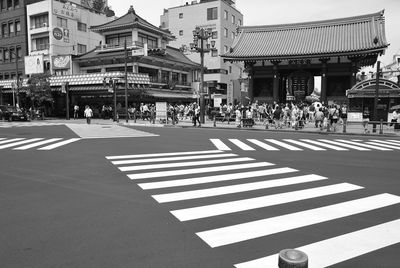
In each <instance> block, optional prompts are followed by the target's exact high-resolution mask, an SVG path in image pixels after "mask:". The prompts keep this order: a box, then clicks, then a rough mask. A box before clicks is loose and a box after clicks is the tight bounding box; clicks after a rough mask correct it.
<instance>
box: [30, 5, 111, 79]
mask: <svg viewBox="0 0 400 268" xmlns="http://www.w3.org/2000/svg"><path fill="white" fill-rule="evenodd" d="M76 2H77V1H75V2H69V1H68V2H67V1H54V0H45V1H40V2H37V3H34V4H30V5H28V6H27V28H28V32H27V36H28V50H29V55H30V57H28V58H27V59H26V62H31V61H32V65H34V64H35V63H38V62H41V61H43V64H40V66H39V67H38V66H32V67H31V68H29V70H30V72H31V73H35V72H44V71H50V73H51V74H54V75H68V74H72V73H74V70H73V66H72V57H73V56H77V55H81V54H84V53H86V52H88V51H89V50H91V49H93V48H95V47H96V46H98V45H99V43H100V41H101V40H102V36H101V35H100V34H98V33H95V32H92V31H89V28H90V26H92V25H99V24H103V23H105V22H107V21H111V20H112V19H114V18H112V17H107V16H106V15H105V14H104V13H99V12H98V11H96V10H94V9H91V8H88V7H86V6H84V5H80V4H78V3H76ZM42 68H44V70H42Z"/></svg>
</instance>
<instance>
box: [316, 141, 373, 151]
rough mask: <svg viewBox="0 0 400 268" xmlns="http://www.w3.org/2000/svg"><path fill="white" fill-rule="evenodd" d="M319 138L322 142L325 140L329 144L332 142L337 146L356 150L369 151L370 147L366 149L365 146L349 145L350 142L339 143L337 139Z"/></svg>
mask: <svg viewBox="0 0 400 268" xmlns="http://www.w3.org/2000/svg"><path fill="white" fill-rule="evenodd" d="M319 140H320V141H322V142H326V143H330V144H334V145H338V146H342V147H346V148H350V149H354V150H357V151H371V150H370V149H367V148H363V147H359V146H354V145H350V144H345V143H340V142H338V141H331V140H326V139H319Z"/></svg>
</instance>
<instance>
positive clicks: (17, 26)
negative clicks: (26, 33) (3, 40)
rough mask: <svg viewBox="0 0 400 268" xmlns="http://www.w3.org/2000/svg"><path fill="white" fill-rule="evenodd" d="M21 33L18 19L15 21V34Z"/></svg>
mask: <svg viewBox="0 0 400 268" xmlns="http://www.w3.org/2000/svg"><path fill="white" fill-rule="evenodd" d="M19 33H21V22H20V21H19V20H16V21H15V34H19Z"/></svg>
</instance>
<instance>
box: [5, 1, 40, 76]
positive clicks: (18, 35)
mask: <svg viewBox="0 0 400 268" xmlns="http://www.w3.org/2000/svg"><path fill="white" fill-rule="evenodd" d="M34 2H38V1H32V0H31V1H19V0H0V27H1V28H0V80H3V79H15V77H16V73H17V69H18V75H19V76H22V75H23V74H24V61H23V59H24V56H26V55H27V53H28V46H27V37H26V36H27V28H26V11H25V6H26V5H28V4H31V3H34Z"/></svg>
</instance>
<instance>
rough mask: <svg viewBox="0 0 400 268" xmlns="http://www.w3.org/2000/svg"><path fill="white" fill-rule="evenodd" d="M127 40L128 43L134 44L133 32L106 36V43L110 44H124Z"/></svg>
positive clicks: (116, 45)
mask: <svg viewBox="0 0 400 268" xmlns="http://www.w3.org/2000/svg"><path fill="white" fill-rule="evenodd" d="M125 40H126V44H127V45H131V44H132V34H131V33H120V34H112V35H107V36H106V44H107V45H108V46H114V47H118V46H122V47H123V46H124V44H125Z"/></svg>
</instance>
